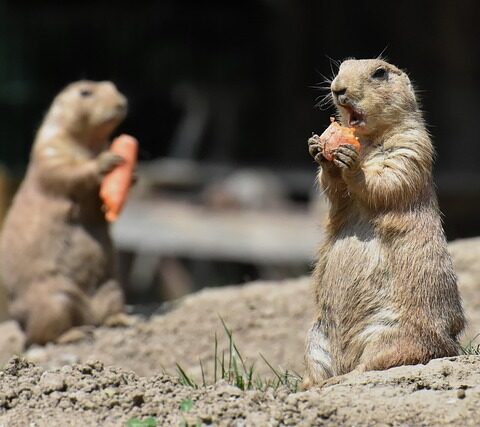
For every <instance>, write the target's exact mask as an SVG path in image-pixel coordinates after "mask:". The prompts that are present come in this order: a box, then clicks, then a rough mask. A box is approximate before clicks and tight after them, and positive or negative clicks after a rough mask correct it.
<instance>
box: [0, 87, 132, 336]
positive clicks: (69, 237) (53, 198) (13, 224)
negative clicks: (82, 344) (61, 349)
mask: <svg viewBox="0 0 480 427" xmlns="http://www.w3.org/2000/svg"><path fill="white" fill-rule="evenodd" d="M126 112H127V100H126V98H125V97H124V96H123V95H122V94H121V93H120V92H119V91H118V90H117V88H116V87H115V85H114V84H113V83H111V82H108V81H103V82H94V81H87V80H82V81H78V82H75V83H72V84H70V85H68V86H67V87H66V88H65V89H63V90H62V91H61V92H60V93H59V94H58V95H57V96H56V97H55V99H54V100H53V103H52V105H51V106H50V108H49V110H48V112H47V114H46V116H45V118H44V120H43V123H42V124H41V126H40V129H39V130H38V132H37V135H36V138H35V141H34V144H33V147H32V150H31V154H30V161H29V165H28V168H27V172H26V176H25V178H24V180H23V181H22V183H21V185H20V188H19V190H18V192H17V194H16V195H15V197H14V200H13V202H12V206H11V207H10V209H9V211H8V213H7V216H6V220H5V223H4V226H3V230H2V234H1V241H0V262H1V267H0V268H1V271H0V273H1V274H2V279H3V282H4V284H5V287H6V289H7V292H8V294H9V305H10V314H11V316H12V317H13V318H15V319H16V320H17V321H18V322H19V323H20V325H21V326H22V328H23V329H24V330H25V333H26V337H27V342H28V343H29V344H31V343H37V344H44V343H46V342H48V341H52V340H55V339H56V338H57V337H59V336H60V335H61V334H62V333H63V332H65V331H67V330H68V329H70V328H71V327H74V326H80V325H84V324H100V323H102V322H103V321H104V320H105V319H106V318H107V317H109V316H110V315H113V314H116V313H121V312H123V310H124V296H123V291H122V289H121V287H120V285H119V283H118V282H117V281H116V280H115V279H114V277H113V245H112V241H111V238H110V234H109V227H108V224H107V222H106V220H105V216H104V212H103V211H102V201H101V199H100V196H99V189H100V183H101V181H102V178H103V177H104V175H105V174H107V173H108V172H110V171H111V170H112V169H113V168H115V167H116V166H117V165H119V164H121V163H122V161H123V159H122V158H121V157H119V156H118V155H116V154H113V153H111V152H109V151H108V144H109V141H108V139H109V137H110V135H111V133H112V132H113V131H114V129H115V128H116V127H117V126H118V125H119V124H120V122H121V121H122V120H123V119H124V118H125V116H126Z"/></svg>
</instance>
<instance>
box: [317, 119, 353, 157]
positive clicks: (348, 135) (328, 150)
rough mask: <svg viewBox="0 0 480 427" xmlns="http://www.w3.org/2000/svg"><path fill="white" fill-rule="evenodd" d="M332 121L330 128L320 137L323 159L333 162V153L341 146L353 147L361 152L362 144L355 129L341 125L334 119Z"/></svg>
mask: <svg viewBox="0 0 480 427" xmlns="http://www.w3.org/2000/svg"><path fill="white" fill-rule="evenodd" d="M330 121H331V123H330V126H329V127H328V128H327V129H325V131H324V132H323V133H322V134H321V135H320V142H321V144H322V147H323V150H322V154H323V157H325V158H326V159H327V160H329V161H332V160H333V153H334V151H335V150H336V149H337V148H338V147H339V146H340V145H353V146H354V147H355V149H356V150H357V151H359V150H360V142H359V141H358V137H356V136H355V129H354V128H349V127H346V126H342V125H340V124H339V123H338V122H336V121H335V119H334V118H333V117H331V118H330Z"/></svg>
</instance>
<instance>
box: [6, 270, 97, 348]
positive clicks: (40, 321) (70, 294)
mask: <svg viewBox="0 0 480 427" xmlns="http://www.w3.org/2000/svg"><path fill="white" fill-rule="evenodd" d="M10 313H11V315H12V317H13V318H14V319H16V320H17V321H18V322H19V323H20V325H21V326H22V329H24V331H25V334H26V336H27V344H34V343H35V344H41V345H43V344H46V343H47V342H49V341H54V340H55V339H56V338H58V337H59V336H60V335H61V334H63V333H64V332H66V331H67V330H69V329H71V328H72V327H74V326H79V325H83V324H86V323H89V321H91V317H92V316H91V312H90V309H89V305H88V301H87V297H86V295H84V294H83V292H82V291H81V290H79V289H77V288H76V287H75V286H74V285H73V284H72V283H70V282H69V280H68V279H66V278H62V277H51V278H48V279H45V280H44V281H43V282H39V283H33V284H32V285H31V286H30V287H29V289H28V290H27V291H26V292H25V294H23V295H21V296H19V297H18V298H17V299H15V300H13V301H12V304H11V307H10Z"/></svg>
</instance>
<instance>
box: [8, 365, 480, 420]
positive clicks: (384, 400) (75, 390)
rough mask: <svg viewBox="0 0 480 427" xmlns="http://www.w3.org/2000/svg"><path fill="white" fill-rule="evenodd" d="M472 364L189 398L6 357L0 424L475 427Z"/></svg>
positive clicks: (200, 392) (132, 378)
mask: <svg viewBox="0 0 480 427" xmlns="http://www.w3.org/2000/svg"><path fill="white" fill-rule="evenodd" d="M479 397H480V358H478V357H475V356H462V357H458V358H449V359H438V360H434V361H432V362H430V363H429V364H428V365H426V366H409V367H399V368H394V369H390V370H389V371H386V372H368V373H365V374H363V375H359V376H357V377H354V378H352V379H350V380H345V381H344V382H342V383H340V384H338V385H334V386H331V387H328V388H324V389H321V390H311V391H308V392H302V393H293V394H290V393H288V391H287V390H285V389H279V390H276V391H275V390H271V389H269V390H267V391H266V392H259V391H245V392H244V391H241V390H240V389H238V388H236V387H233V386H230V385H228V384H226V383H223V382H219V383H217V384H215V385H214V386H209V387H207V388H200V389H193V388H189V387H186V386H183V385H181V384H179V383H178V381H177V380H176V379H175V378H172V377H169V376H167V375H157V376H154V377H151V378H148V379H147V378H142V377H138V376H137V375H136V374H134V373H132V372H126V371H124V370H122V369H120V368H113V367H108V368H107V367H104V366H103V364H101V363H90V364H82V365H73V366H65V367H63V368H60V369H55V370H51V371H47V372H43V371H42V369H40V368H38V367H36V366H34V365H32V364H30V363H28V362H25V361H23V360H21V359H19V358H14V359H13V360H11V361H10V363H9V364H8V365H7V367H6V369H5V370H4V371H3V372H2V373H0V424H1V425H8V426H12V427H13V426H24V425H35V426H38V427H41V426H51V425H62V426H80V425H81V426H85V425H102V426H119V425H125V423H126V422H127V421H128V420H130V419H132V418H134V417H135V418H138V419H140V420H141V419H144V418H146V417H152V418H153V419H154V420H155V421H156V423H157V425H158V426H164V425H165V426H167V425H168V426H182V425H183V426H189V425H190V426H201V425H212V424H213V425H218V426H238V427H240V426H277V425H284V426H289V425H290V426H296V425H302V426H329V425H390V426H396V425H464V426H466V425H472V426H473V425H478V419H477V415H478V413H479V411H480V399H479Z"/></svg>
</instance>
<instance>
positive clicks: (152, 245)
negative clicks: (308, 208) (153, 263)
mask: <svg viewBox="0 0 480 427" xmlns="http://www.w3.org/2000/svg"><path fill="white" fill-rule="evenodd" d="M113 236H114V239H115V242H116V245H117V247H118V248H119V249H122V250H130V251H134V252H153V253H156V254H158V255H174V256H185V257H192V258H199V259H216V260H229V261H241V262H253V263H304V262H310V261H312V260H313V259H314V255H315V249H316V247H317V245H318V242H319V240H320V224H319V223H318V222H317V221H315V219H314V218H313V217H312V216H311V215H310V214H308V213H307V212H303V211H295V212H279V213H276V212H268V213H266V212H239V211H212V210H209V209H207V208H204V207H200V206H195V205H191V204H188V203H181V202H171V201H168V202H167V201H152V200H130V202H129V204H128V206H127V207H126V209H125V211H124V212H123V213H122V215H121V217H120V219H119V220H118V222H117V223H115V224H114V226H113Z"/></svg>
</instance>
